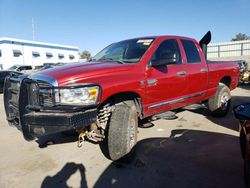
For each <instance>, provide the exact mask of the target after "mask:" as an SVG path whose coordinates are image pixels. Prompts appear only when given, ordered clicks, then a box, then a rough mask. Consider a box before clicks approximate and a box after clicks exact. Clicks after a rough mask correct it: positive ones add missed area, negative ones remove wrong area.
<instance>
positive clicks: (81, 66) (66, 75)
mask: <svg viewBox="0 0 250 188" xmlns="http://www.w3.org/2000/svg"><path fill="white" fill-rule="evenodd" d="M133 67H134V65H133V64H118V63H115V62H85V63H75V64H69V65H64V66H59V67H54V68H51V69H46V70H43V71H40V72H37V73H35V74H32V75H30V78H34V79H39V78H47V79H49V80H54V81H55V82H57V85H58V86H66V85H74V84H79V83H97V84H98V83H100V81H101V79H103V78H104V77H105V78H108V77H109V78H112V79H114V77H112V76H114V75H116V74H117V73H119V75H122V73H124V72H126V73H127V72H128V71H130V70H131V69H132V68H133ZM39 80H43V79H39ZM44 81H46V80H44Z"/></svg>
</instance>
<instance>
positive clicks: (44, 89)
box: [37, 81, 55, 107]
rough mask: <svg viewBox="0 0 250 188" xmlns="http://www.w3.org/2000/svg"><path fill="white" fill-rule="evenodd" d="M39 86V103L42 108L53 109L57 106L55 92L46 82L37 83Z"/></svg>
mask: <svg viewBox="0 0 250 188" xmlns="http://www.w3.org/2000/svg"><path fill="white" fill-rule="evenodd" d="M37 84H38V86H39V102H40V105H42V106H48V107H52V106H54V105H55V90H54V88H53V87H52V86H51V85H50V84H48V83H46V82H41V81H39V82H37Z"/></svg>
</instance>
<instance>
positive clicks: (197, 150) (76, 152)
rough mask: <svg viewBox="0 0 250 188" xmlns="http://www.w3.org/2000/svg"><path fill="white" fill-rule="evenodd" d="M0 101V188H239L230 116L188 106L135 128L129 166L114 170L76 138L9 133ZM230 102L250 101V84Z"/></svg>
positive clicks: (239, 171)
mask: <svg viewBox="0 0 250 188" xmlns="http://www.w3.org/2000/svg"><path fill="white" fill-rule="evenodd" d="M2 98H3V96H2V94H1V95H0V123H1V124H0V128H1V131H0V142H1V144H0V187H1V188H10V187H15V188H16V187H18V188H37V187H42V188H44V187H67V186H68V187H83V188H84V187H89V188H91V187H97V188H99V187H107V188H109V187H126V188H127V187H130V188H132V187H164V188H174V187H175V188H176V187H178V188H182V187H185V188H189V187H190V188H194V187H204V188H208V187H213V188H217V187H218V188H222V187H227V188H235V187H237V188H244V184H243V161H242V159H241V156H240V149H239V141H238V122H237V120H236V119H234V117H233V114H232V113H231V111H230V113H229V114H228V115H227V116H226V117H225V118H220V119H217V118H212V117H210V116H209V115H208V113H207V111H206V109H204V108H202V107H201V106H199V108H197V106H195V108H194V106H193V107H189V108H185V109H183V110H179V112H178V114H177V115H178V119H175V120H157V121H154V122H153V124H154V126H153V127H152V128H147V129H146V128H140V129H139V139H140V141H139V142H138V144H137V146H136V147H137V150H136V153H135V154H134V159H133V161H132V163H131V164H126V165H120V164H117V163H112V162H111V161H109V160H107V159H106V158H105V157H104V156H103V155H102V153H101V151H100V149H99V146H98V145H94V144H91V143H88V142H86V143H84V145H83V147H82V148H80V149H79V148H77V146H76V137H75V136H70V137H65V136H64V135H61V134H57V135H56V137H52V136H47V137H44V138H40V139H39V140H37V141H33V142H27V141H25V140H24V139H23V137H22V134H21V133H20V132H18V131H17V130H16V128H12V127H9V126H8V124H7V121H6V120H5V113H4V107H3V99H2ZM232 101H233V105H232V106H234V105H237V104H240V103H243V102H250V85H246V86H243V87H241V88H237V89H236V90H234V91H233V92H232ZM52 143H53V144H52ZM47 144H48V145H47Z"/></svg>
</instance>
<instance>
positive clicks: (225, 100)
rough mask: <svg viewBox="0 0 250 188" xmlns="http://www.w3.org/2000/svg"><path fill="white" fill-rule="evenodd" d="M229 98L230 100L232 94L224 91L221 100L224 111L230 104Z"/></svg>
mask: <svg viewBox="0 0 250 188" xmlns="http://www.w3.org/2000/svg"><path fill="white" fill-rule="evenodd" d="M229 100H230V96H229V95H228V93H223V94H222V96H221V100H220V103H221V104H220V106H221V109H222V110H223V111H224V110H227V108H228V106H229Z"/></svg>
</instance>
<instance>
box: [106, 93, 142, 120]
mask: <svg viewBox="0 0 250 188" xmlns="http://www.w3.org/2000/svg"><path fill="white" fill-rule="evenodd" d="M126 100H133V101H134V103H135V105H136V108H137V112H138V115H139V117H142V114H143V108H142V101H141V97H140V95H138V94H137V93H134V92H122V93H117V94H114V95H112V96H110V97H108V98H107V99H106V100H105V102H104V104H106V103H112V104H115V103H119V102H122V101H126Z"/></svg>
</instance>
